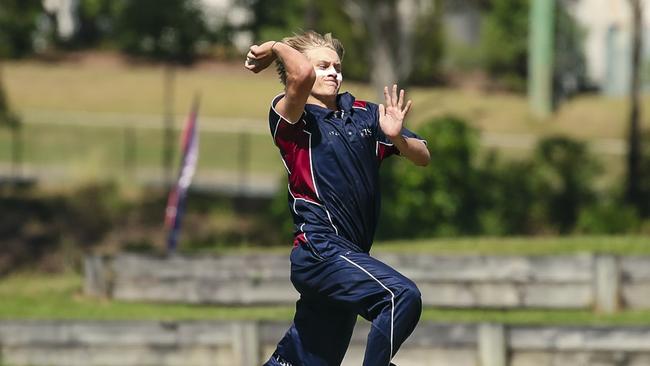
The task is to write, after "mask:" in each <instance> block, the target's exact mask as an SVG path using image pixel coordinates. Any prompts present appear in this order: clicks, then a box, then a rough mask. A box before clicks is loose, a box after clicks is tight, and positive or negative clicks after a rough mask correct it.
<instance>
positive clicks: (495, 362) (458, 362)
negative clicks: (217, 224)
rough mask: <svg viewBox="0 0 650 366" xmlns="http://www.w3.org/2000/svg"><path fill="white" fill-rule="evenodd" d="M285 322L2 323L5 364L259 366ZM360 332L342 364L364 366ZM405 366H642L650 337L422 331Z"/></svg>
mask: <svg viewBox="0 0 650 366" xmlns="http://www.w3.org/2000/svg"><path fill="white" fill-rule="evenodd" d="M288 325H289V324H288V323H284V322H273V323H255V322H220V321H201V322H199V321H192V322H146V321H129V322H125V321H2V322H0V351H1V353H0V357H1V358H0V360H1V361H2V362H0V364H3V365H10V366H28V365H29V366H41V365H42V366H46V365H47V366H58V365H60V366H100V365H101V366H112V365H116V366H117V365H119V366H131V365H133V366H172V365H173V366H176V365H178V366H203V365H205V366H208V365H210V366H220V365H223V366H252V365H256V366H259V365H261V364H262V362H263V361H264V360H266V359H267V358H268V357H269V356H270V354H271V352H272V351H273V349H274V348H275V344H276V342H277V341H278V340H279V339H280V337H281V336H282V335H283V334H284V331H285V330H286V328H287V327H288ZM368 329H369V328H368V324H367V323H366V322H365V321H362V322H360V323H359V324H358V326H357V329H356V330H355V334H354V336H353V338H352V343H351V347H350V349H349V351H348V354H347V355H346V358H345V360H344V362H343V365H346V366H352V365H360V364H361V360H362V357H363V352H364V347H365V337H366V334H367V332H368ZM393 361H394V363H396V364H398V365H400V366H433V365H436V366H444V365H454V366H464V365H467V366H545V365H548V366H551V365H554V366H555V365H563V366H564V365H571V366H583V365H584V366H595V365H598V366H606V365H612V366H614V365H616V366H641V365H644V366H646V365H648V364H650V328H647V327H646V328H637V327H619V328H615V327H530V326H512V327H507V326H502V325H499V324H479V325H476V324H438V323H427V322H423V323H421V324H420V325H419V326H418V327H417V328H416V330H415V332H414V333H413V335H412V336H411V337H410V338H409V340H408V341H407V342H406V343H405V344H404V345H403V347H402V349H401V350H400V352H399V353H398V354H397V356H396V357H395V358H394V360H393Z"/></svg>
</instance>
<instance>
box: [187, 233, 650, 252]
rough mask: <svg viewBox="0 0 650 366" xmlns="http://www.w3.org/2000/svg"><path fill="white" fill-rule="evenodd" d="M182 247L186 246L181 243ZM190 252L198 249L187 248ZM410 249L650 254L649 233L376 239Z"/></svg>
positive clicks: (378, 247)
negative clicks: (643, 234) (627, 234)
mask: <svg viewBox="0 0 650 366" xmlns="http://www.w3.org/2000/svg"><path fill="white" fill-rule="evenodd" d="M180 249H181V250H183V245H182V243H181V246H180ZM289 250H290V247H288V246H273V247H266V248H258V247H252V246H238V247H214V248H208V249H205V248H204V249H201V250H200V252H201V253H205V254H210V253H212V254H220V255H222V254H252V253H259V252H260V251H263V252H268V253H275V254H284V253H287V254H288V252H289ZM185 252H186V254H189V255H192V254H196V253H197V251H193V250H186V251H185ZM382 252H383V253H410V254H419V253H421V254H433V255H531V256H535V255H563V254H579V253H594V254H614V255H650V239H649V238H648V237H647V236H642V235H637V236H633V235H630V236H620V235H619V236H579V235H576V236H559V237H550V236H549V237H537V236H536V237H463V238H439V239H410V240H394V241H375V243H374V244H373V247H372V253H382Z"/></svg>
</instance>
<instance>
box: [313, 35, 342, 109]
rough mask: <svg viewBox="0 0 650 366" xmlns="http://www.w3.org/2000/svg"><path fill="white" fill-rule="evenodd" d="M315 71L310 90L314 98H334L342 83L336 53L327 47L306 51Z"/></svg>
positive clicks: (339, 63)
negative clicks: (314, 78) (314, 79)
mask: <svg viewBox="0 0 650 366" xmlns="http://www.w3.org/2000/svg"><path fill="white" fill-rule="evenodd" d="M306 54H307V58H308V59H309V61H311V64H312V65H313V66H314V70H315V71H316V81H315V82H314V86H313V87H312V89H311V93H312V94H313V95H315V96H323V97H328V96H329V97H331V96H336V94H338V92H339V88H340V87H341V82H342V81H343V74H342V73H341V60H340V59H339V55H338V54H337V53H336V51H334V50H332V49H331V48H328V47H319V48H313V49H310V50H307V51H306Z"/></svg>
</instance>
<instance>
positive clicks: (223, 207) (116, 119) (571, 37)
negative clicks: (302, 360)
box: [0, 0, 650, 364]
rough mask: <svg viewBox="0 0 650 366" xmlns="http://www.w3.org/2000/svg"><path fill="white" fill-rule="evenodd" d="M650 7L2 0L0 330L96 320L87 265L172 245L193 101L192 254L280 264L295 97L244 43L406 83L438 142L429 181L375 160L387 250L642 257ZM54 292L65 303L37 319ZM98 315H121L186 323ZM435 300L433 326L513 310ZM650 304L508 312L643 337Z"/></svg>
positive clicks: (619, 0)
mask: <svg viewBox="0 0 650 366" xmlns="http://www.w3.org/2000/svg"><path fill="white" fill-rule="evenodd" d="M648 6H650V2H648V1H645V0H554V1H553V0H462V1H458V0H453V1H452V0H377V1H370V0H349V1H343V0H332V1H315V0H277V1H264V0H164V1H154V0H137V1H136V0H42V1H41V0H0V215H1V216H0V299H3V301H4V299H9V298H12V299H14V300H12V301H9V300H6V302H5V307H4V309H3V306H2V305H0V317H2V318H4V319H15V318H21V319H22V318H30V319H31V318H46V319H52V318H61V317H63V318H68V317H71V318H74V317H75V316H74V315H75V314H76V315H77V316H81V317H88V318H90V319H95V318H96V317H97V316H98V315H97V314H96V312H97V311H98V310H97V309H98V303H97V302H96V301H97V300H92V299H90V298H85V297H83V296H81V295H80V292H81V290H80V288H81V283H82V281H83V279H82V277H83V276H82V272H83V269H84V256H85V255H88V254H95V255H102V256H113V255H117V254H119V253H124V252H129V253H132V252H137V253H150V254H151V253H153V254H162V253H165V242H166V235H167V231H166V230H165V229H164V228H163V219H164V213H165V204H166V201H167V194H168V192H169V189H170V188H171V187H172V185H173V184H174V183H175V180H176V177H177V174H178V169H179V161H180V159H181V154H180V142H179V139H180V133H181V129H182V127H183V123H184V120H185V118H186V116H187V114H188V113H189V111H190V108H191V105H192V100H193V97H194V96H195V95H197V93H198V94H200V95H201V105H200V109H199V116H198V126H199V127H198V128H199V137H200V145H199V146H200V154H199V160H198V167H197V171H196V175H195V177H194V181H193V183H192V186H191V187H190V190H189V194H188V200H187V208H186V210H185V215H184V217H183V226H182V230H181V234H180V241H179V245H178V250H179V252H180V253H182V254H185V255H198V256H202V255H226V254H228V253H239V254H241V253H279V254H282V255H285V256H286V255H287V254H288V251H289V249H290V243H291V235H292V223H291V221H290V215H289V212H288V207H287V203H286V202H287V192H286V188H285V187H286V186H285V184H286V173H285V170H284V168H283V166H282V163H281V160H280V158H279V155H278V152H277V150H276V148H275V146H274V145H273V143H272V140H271V138H270V133H269V131H268V122H267V115H268V108H269V103H270V101H271V99H272V98H273V96H275V95H277V94H278V93H280V92H281V91H282V87H281V84H280V82H279V79H278V77H277V75H276V73H275V71H274V69H273V68H272V67H270V68H269V69H268V70H266V71H265V72H263V73H261V74H259V75H253V74H251V73H250V72H247V71H246V70H245V69H244V68H243V61H244V55H245V54H246V52H247V51H248V47H250V45H252V44H256V43H261V42H264V41H266V40H280V39H281V38H282V37H285V36H289V35H292V34H293V33H294V32H296V33H299V32H301V31H302V30H309V29H313V30H316V31H318V32H321V33H326V32H331V33H332V34H333V35H334V36H335V37H337V38H339V39H340V40H341V41H342V42H343V44H344V46H345V48H346V54H345V58H344V60H343V74H344V80H345V82H344V84H343V87H342V89H343V90H349V91H350V92H351V93H352V94H354V95H355V96H356V97H357V99H366V100H369V101H373V102H379V101H380V100H381V99H380V95H379V94H378V91H379V90H381V88H383V86H384V85H387V84H390V83H393V82H398V83H399V84H400V85H401V86H402V87H404V88H405V89H406V90H407V94H408V97H409V98H411V99H412V100H413V109H412V111H411V113H410V114H409V117H408V119H407V127H408V128H410V129H412V130H414V131H416V132H417V133H418V134H420V135H421V136H422V137H424V138H425V139H427V140H428V147H429V150H430V151H431V156H432V162H431V164H430V165H429V166H428V167H426V168H417V167H414V166H412V165H411V164H409V163H407V162H405V161H404V160H403V159H399V158H393V159H389V160H388V161H386V162H385V163H384V165H383V166H382V169H381V170H382V171H381V174H382V176H381V179H382V192H383V195H382V197H383V202H382V207H383V208H382V214H381V222H380V225H379V229H378V232H377V235H376V241H377V244H376V248H377V250H378V251H379V252H381V251H382V250H388V251H390V250H394V251H398V252H400V253H428V254H431V255H450V254H451V255H455V254H462V255H475V254H480V255H497V256H498V255H503V254H508V255H531V254H545V255H560V254H567V253H568V254H575V253H589V254H593V255H597V254H602V253H605V254H615V255H622V256H640V255H647V254H649V253H650V243H648V238H649V236H648V235H649V234H650V129H649V128H650V122H648V119H647V118H646V113H645V111H646V109H647V108H648V107H650V98H649V97H648V95H647V93H646V92H647V91H648V90H649V89H650V62H649V61H650V47H648V45H649V42H650V33H649V32H648V29H650V28H649V27H648V25H649V24H650V9H648ZM382 248H383V249H382ZM287 270H288V268H287ZM46 280H49V281H51V282H50V283H51V284H52V285H51V286H52V287H48V286H45V285H44V284H45V283H47V281H46ZM44 286H45V287H48V288H50V290H45V289H44V288H43V287H44ZM57 286H58V287H57ZM52 289H53V290H52ZM48 291H50V292H48ZM51 291H53V292H51ZM644 291H646V292H642V295H640V296H642V297H644V298H646V299H650V290H647V289H646V290H644ZM44 298H48V299H50V300H48V301H53V300H52V299H58V300H56V301H60V302H44V303H43V304H44V305H43V306H42V308H40V310H38V309H37V310H34V308H32V307H30V306H26V304H32V303H33V302H39V301H41V300H43V299H44ZM102 301H104V302H101V304H102V306H105V307H106V308H104V310H105V311H106V313H104V314H109V315H106V316H107V317H108V318H120V319H121V318H123V317H124V316H125V314H131V313H133V314H136V315H133V317H134V318H137V319H140V318H154V319H159V318H166V317H169V318H171V319H178V318H184V317H186V316H188V315H187V314H189V313H191V312H188V310H187V309H185V308H183V309H173V308H172V309H170V308H165V309H164V310H161V309H159V308H147V307H144V308H138V307H137V306H145V305H142V304H140V305H126V304H119V303H117V304H115V303H112V302H110V301H108V300H106V299H104V300H102ZM106 301H108V302H106ZM129 306H135V308H132V307H129ZM589 306H591V305H589ZM589 306H587V307H589ZM26 308H31V309H32V310H31V311H32V312H30V311H27V310H26ZM434 308H435V307H433V308H431V309H430V311H431V312H430V313H429V315H428V316H429V317H430V318H431V319H434V320H435V319H449V317H453V316H459V317H460V318H463V317H469V319H472V320H475V321H482V320H485V319H487V320H490V319H494V316H499V317H500V316H506V317H507V316H509V315H507V314H506V315H504V314H503V313H499V314H498V315H495V314H493V313H492V314H491V313H489V312H488V313H484V312H478V313H471V312H467V313H464V314H463V315H458V313H453V314H451V313H445V312H442V313H437V312H436V311H438V310H435V309H434ZM111 309H112V310H111ZM152 309H155V310H152ZM195 310H196V311H198V313H193V314H199V315H196V316H198V317H201V316H205V317H208V318H211V317H220V316H221V315H215V314H213V313H210V310H208V309H203V310H201V309H198V310H197V309H195ZM111 311H113V313H111ZM201 311H206V313H201ZM263 311H265V310H263ZM284 311H285V312H284V313H282V314H283V315H279V316H280V317H284V318H287V319H290V316H291V311H290V310H286V309H285V310H284ZM581 311H582V310H581ZM644 311H645V312H640V313H638V312H637V313H633V314H632V315H630V314H628V313H625V312H623V315H619V318H601V316H602V314H600V315H599V314H598V313H592V312H591V311H590V310H585V311H583V312H577V313H566V312H555V313H553V312H551V313H543V314H542V315H540V314H539V313H535V314H532V315H531V313H525V312H524V313H520V314H518V315H515V317H519V318H517V319H524V320H523V321H524V322H527V321H530V320H531V319H537V320H538V321H539V319H547V317H550V318H551V319H555V320H554V322H555V323H558V322H559V323H564V322H565V320H566V321H568V322H570V320H571V319H578V318H580V317H583V318H584V319H586V320H584V321H585V322H587V323H591V322H600V321H606V322H614V323H616V322H620V323H625V324H627V323H630V322H631V323H635V324H636V323H646V324H650V313H648V312H647V310H644ZM167 312H169V313H167ZM111 314H112V315H111ZM137 314H140V315H137ZM146 314H150V315H146ZM200 314H203V315H200ZM264 314H266V315H262V316H261V317H262V318H264V317H268V318H274V317H275V314H276V313H270V314H273V315H268V314H269V313H264ZM436 314H437V315H436ZM522 314H523V315H522ZM189 316H190V317H194V316H195V315H189ZM630 316H631V318H630ZM99 317H100V318H101V317H102V316H99ZM127 317H128V316H127ZM425 317H426V316H425ZM436 317H439V318H436ZM499 319H500V318H499ZM580 319H582V318H580ZM603 319H605V320H603ZM612 319H614V320H612ZM626 322H627V323H626ZM0 343H1V342H0ZM0 361H1V358H0ZM0 363H1V362H0ZM576 364H577V363H576ZM588 364H591V363H588Z"/></svg>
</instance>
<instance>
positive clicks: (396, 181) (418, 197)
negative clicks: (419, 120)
mask: <svg viewBox="0 0 650 366" xmlns="http://www.w3.org/2000/svg"><path fill="white" fill-rule="evenodd" d="M420 134H421V136H422V137H423V138H425V139H427V141H428V147H429V150H430V152H431V164H430V165H429V166H428V167H426V168H414V167H413V166H412V165H411V164H409V163H407V162H405V161H403V160H402V161H399V160H398V159H393V161H388V162H387V163H386V165H385V166H384V167H383V168H382V169H383V172H382V192H383V198H384V200H383V209H382V216H381V224H380V225H379V230H378V236H379V237H380V238H382V239H386V238H398V237H402V238H407V237H425V236H457V235H473V234H488V235H506V234H531V233H540V232H553V233H568V232H571V231H572V230H573V229H574V227H575V225H576V222H577V220H578V215H579V212H580V210H581V209H582V208H584V207H587V206H589V205H591V204H593V203H594V201H595V198H596V196H595V192H594V189H593V181H594V178H595V177H596V175H597V173H598V172H599V167H598V165H597V164H596V163H595V160H594V158H593V157H592V156H591V155H589V153H588V151H587V149H586V146H585V145H584V144H582V143H579V142H576V141H574V140H571V139H569V138H565V137H550V138H546V139H544V140H541V141H540V142H539V143H538V145H537V147H536V149H535V152H534V154H533V156H532V157H531V158H530V159H528V160H519V161H506V162H501V161H499V159H498V157H497V156H496V155H495V154H490V155H488V157H487V158H486V159H485V160H484V161H479V159H478V158H477V156H478V134H477V132H476V131H474V130H472V129H471V128H469V127H468V126H467V124H466V123H465V122H464V121H462V120H459V119H457V118H454V117H444V118H440V119H434V120H432V121H431V122H429V123H428V124H426V125H424V126H423V127H422V129H421V130H420Z"/></svg>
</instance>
